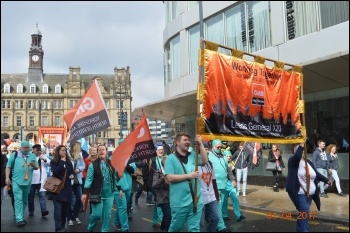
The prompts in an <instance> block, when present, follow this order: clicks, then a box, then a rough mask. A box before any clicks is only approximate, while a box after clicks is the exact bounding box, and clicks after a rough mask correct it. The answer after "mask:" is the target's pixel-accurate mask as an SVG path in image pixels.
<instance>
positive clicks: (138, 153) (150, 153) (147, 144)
mask: <svg viewBox="0 0 350 233" xmlns="http://www.w3.org/2000/svg"><path fill="white" fill-rule="evenodd" d="M156 156H157V154H156V150H155V147H154V143H153V140H152V136H151V132H150V131H149V127H148V123H147V119H146V117H145V115H143V116H142V119H141V120H140V122H139V123H138V125H137V127H136V128H135V130H134V131H132V132H131V133H130V134H129V135H128V136H127V137H126V138H125V140H124V141H123V142H122V143H121V144H120V145H119V146H118V147H117V148H116V149H115V150H114V152H113V154H112V159H111V163H112V165H113V167H114V168H115V169H116V170H117V172H118V176H119V177H122V176H123V173H124V169H125V167H126V165H127V164H130V163H132V162H136V161H140V160H143V159H149V158H152V157H156Z"/></svg>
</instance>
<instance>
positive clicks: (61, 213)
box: [53, 200, 70, 231]
mask: <svg viewBox="0 0 350 233" xmlns="http://www.w3.org/2000/svg"><path fill="white" fill-rule="evenodd" d="M69 205H70V203H68V202H66V201H56V200H53V207H54V212H53V218H54V220H55V231H58V230H61V229H64V228H65V226H66V218H67V212H68V208H69Z"/></svg>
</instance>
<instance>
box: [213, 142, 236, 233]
mask: <svg viewBox="0 0 350 233" xmlns="http://www.w3.org/2000/svg"><path fill="white" fill-rule="evenodd" d="M221 149H222V142H221V140H219V139H216V140H213V142H212V148H211V150H210V151H209V161H210V162H211V163H212V165H213V168H214V172H215V176H216V183H217V186H218V190H219V196H220V201H219V204H218V210H219V215H220V219H219V223H218V228H217V230H218V231H219V232H229V231H231V230H230V229H228V228H226V226H225V223H224V221H223V218H222V208H227V203H226V206H225V207H224V206H222V205H223V200H224V198H225V196H226V195H227V192H226V185H227V182H230V183H231V182H235V177H234V176H233V173H232V172H231V171H230V168H229V166H228V162H227V159H226V158H225V157H224V156H223V155H222V153H221Z"/></svg>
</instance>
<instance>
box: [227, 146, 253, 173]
mask: <svg viewBox="0 0 350 233" xmlns="http://www.w3.org/2000/svg"><path fill="white" fill-rule="evenodd" d="M240 152H241V151H240V150H236V152H235V153H234V154H233V156H232V161H234V162H235V161H236V158H237V157H238V155H239V158H238V159H237V161H236V163H235V167H236V169H244V168H246V167H248V168H250V167H251V166H252V156H250V155H249V154H248V153H247V151H245V150H243V151H242V153H241V154H240Z"/></svg>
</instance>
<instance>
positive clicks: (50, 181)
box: [43, 170, 67, 194]
mask: <svg viewBox="0 0 350 233" xmlns="http://www.w3.org/2000/svg"><path fill="white" fill-rule="evenodd" d="M66 174H67V170H66V171H65V173H64V176H63V179H62V180H63V181H62V180H60V179H58V178H56V177H53V176H50V177H48V178H47V180H46V181H45V184H44V187H43V188H44V189H45V190H46V191H48V192H51V193H55V194H60V192H61V190H62V189H63V186H64V181H65V180H66Z"/></svg>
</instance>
